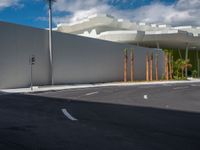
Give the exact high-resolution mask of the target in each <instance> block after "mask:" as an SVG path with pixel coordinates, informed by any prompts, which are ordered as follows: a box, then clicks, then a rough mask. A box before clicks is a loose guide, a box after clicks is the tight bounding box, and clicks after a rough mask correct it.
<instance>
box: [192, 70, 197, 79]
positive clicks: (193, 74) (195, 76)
mask: <svg viewBox="0 0 200 150" xmlns="http://www.w3.org/2000/svg"><path fill="white" fill-rule="evenodd" d="M192 77H193V78H197V71H196V70H193V71H192Z"/></svg>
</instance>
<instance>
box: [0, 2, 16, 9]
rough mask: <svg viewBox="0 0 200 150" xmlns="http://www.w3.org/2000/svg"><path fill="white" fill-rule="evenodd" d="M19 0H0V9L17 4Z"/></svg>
mask: <svg viewBox="0 0 200 150" xmlns="http://www.w3.org/2000/svg"><path fill="white" fill-rule="evenodd" d="M19 1H20V0H0V10H2V9H4V8H7V7H11V6H19Z"/></svg>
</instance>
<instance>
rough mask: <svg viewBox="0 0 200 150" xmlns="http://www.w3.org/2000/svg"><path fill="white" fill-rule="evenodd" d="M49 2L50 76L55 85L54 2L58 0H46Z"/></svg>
mask: <svg viewBox="0 0 200 150" xmlns="http://www.w3.org/2000/svg"><path fill="white" fill-rule="evenodd" d="M46 2H47V3H48V13H49V62H50V78H51V85H54V78H53V51H52V3H53V2H56V0H46Z"/></svg>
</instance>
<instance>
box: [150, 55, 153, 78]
mask: <svg viewBox="0 0 200 150" xmlns="http://www.w3.org/2000/svg"><path fill="white" fill-rule="evenodd" d="M150 81H153V52H152V53H151V56H150Z"/></svg>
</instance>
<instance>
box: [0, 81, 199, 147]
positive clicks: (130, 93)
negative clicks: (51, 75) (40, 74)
mask: <svg viewBox="0 0 200 150" xmlns="http://www.w3.org/2000/svg"><path fill="white" fill-rule="evenodd" d="M199 91H200V83H191V84H190V83H188V84H173V85H172V84H163V85H142V86H128V87H100V88H85V89H73V90H63V91H49V92H41V93H32V94H6V93H0V118H1V120H0V149H3V150H4V149H5V150H6V149H9V150H23V149H25V150H29V149H30V150H49V149H50V150H55V149H56V150H66V149H67V150H76V149H78V150H79V149H80V150H94V149H95V150H102V149H109V150H111V149H113V150H122V149H124V150H129V149H130V150H133V149H135V150H179V149H180V150H199V149H200V92H199Z"/></svg>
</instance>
